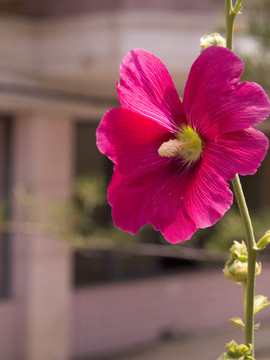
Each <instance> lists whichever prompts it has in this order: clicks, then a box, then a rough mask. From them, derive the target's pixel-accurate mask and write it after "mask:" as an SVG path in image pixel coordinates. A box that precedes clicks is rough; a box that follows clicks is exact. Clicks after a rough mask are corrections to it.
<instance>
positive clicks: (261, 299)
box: [254, 295, 270, 314]
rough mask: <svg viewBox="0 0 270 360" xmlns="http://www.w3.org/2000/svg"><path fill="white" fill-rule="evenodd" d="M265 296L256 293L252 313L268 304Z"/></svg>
mask: <svg viewBox="0 0 270 360" xmlns="http://www.w3.org/2000/svg"><path fill="white" fill-rule="evenodd" d="M269 304H270V302H269V301H268V299H267V297H266V296H264V295H256V296H255V298H254V314H257V312H259V311H260V310H262V309H263V308H265V307H266V306H267V305H269Z"/></svg>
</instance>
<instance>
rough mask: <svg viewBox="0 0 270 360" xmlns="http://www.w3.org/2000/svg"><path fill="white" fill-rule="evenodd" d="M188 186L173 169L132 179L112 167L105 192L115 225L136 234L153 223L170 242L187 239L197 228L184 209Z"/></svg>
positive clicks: (158, 169) (184, 177) (153, 171)
mask: <svg viewBox="0 0 270 360" xmlns="http://www.w3.org/2000/svg"><path fill="white" fill-rule="evenodd" d="M168 170H169V171H168ZM173 170H174V171H173ZM187 183H188V182H187V177H186V176H182V177H181V175H180V174H178V173H177V169H175V168H174V167H173V166H172V168H171V169H168V168H166V167H164V168H163V169H161V168H156V169H155V168H154V169H152V171H151V172H146V173H143V174H138V175H137V176H133V177H131V176H123V175H122V174H121V173H119V171H118V168H117V166H115V171H114V176H113V179H112V181H111V184H110V186H109V191H108V199H109V203H110V204H111V205H112V217H113V220H114V223H115V225H116V226H117V227H119V228H120V229H122V230H124V231H128V232H130V233H131V234H135V233H136V232H137V231H138V230H139V228H140V227H141V226H143V225H146V224H147V223H152V224H153V226H154V228H155V229H156V230H160V231H161V232H162V233H163V234H164V236H165V237H166V239H167V240H168V241H169V242H171V243H177V242H180V241H183V240H187V239H189V238H190V237H191V235H192V234H193V233H194V232H195V231H196V230H197V227H196V226H195V225H194V222H193V220H192V219H191V218H190V216H189V215H188V213H187V211H186V209H185V206H184V192H185V188H186V186H187Z"/></svg>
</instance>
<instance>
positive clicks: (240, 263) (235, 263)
mask: <svg viewBox="0 0 270 360" xmlns="http://www.w3.org/2000/svg"><path fill="white" fill-rule="evenodd" d="M230 251H231V257H230V259H229V260H228V261H227V262H226V264H225V268H224V270H223V272H224V276H225V277H226V278H227V279H229V280H231V281H234V282H236V283H241V282H244V281H246V280H247V273H248V253H247V248H246V244H245V243H244V241H242V242H241V243H239V242H238V241H234V244H233V246H232V247H231V248H230ZM261 269H262V266H261V263H257V262H256V270H255V271H256V275H259V274H260V273H261Z"/></svg>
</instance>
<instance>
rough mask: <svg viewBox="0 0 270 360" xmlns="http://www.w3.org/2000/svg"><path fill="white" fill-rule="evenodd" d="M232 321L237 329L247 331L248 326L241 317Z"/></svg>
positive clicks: (231, 319)
mask: <svg viewBox="0 0 270 360" xmlns="http://www.w3.org/2000/svg"><path fill="white" fill-rule="evenodd" d="M230 321H231V323H232V324H233V325H234V326H235V327H237V328H240V329H242V330H244V329H245V326H246V325H245V323H244V321H243V320H242V319H241V318H240V317H233V318H230Z"/></svg>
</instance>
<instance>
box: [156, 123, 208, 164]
mask: <svg viewBox="0 0 270 360" xmlns="http://www.w3.org/2000/svg"><path fill="white" fill-rule="evenodd" d="M202 151H203V141H202V140H201V138H200V136H199V134H198V133H197V132H196V131H195V130H193V129H192V127H190V126H183V127H182V128H181V130H180V132H179V133H177V134H176V139H173V140H169V141H165V142H164V143H163V144H162V145H161V146H160V148H159V149H158V153H159V155H160V156H162V157H169V158H170V157H176V156H181V157H182V159H183V160H184V161H185V162H186V163H189V164H190V163H192V162H194V161H196V160H198V159H199V157H200V156H201V154H202Z"/></svg>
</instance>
